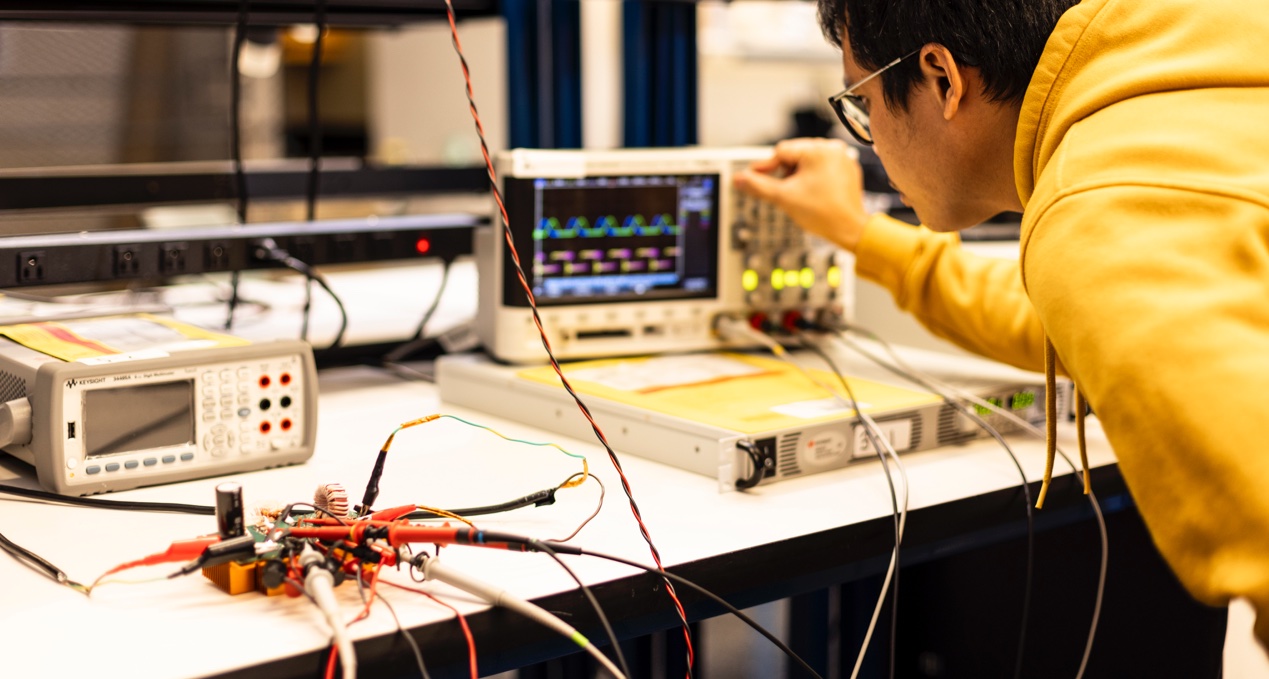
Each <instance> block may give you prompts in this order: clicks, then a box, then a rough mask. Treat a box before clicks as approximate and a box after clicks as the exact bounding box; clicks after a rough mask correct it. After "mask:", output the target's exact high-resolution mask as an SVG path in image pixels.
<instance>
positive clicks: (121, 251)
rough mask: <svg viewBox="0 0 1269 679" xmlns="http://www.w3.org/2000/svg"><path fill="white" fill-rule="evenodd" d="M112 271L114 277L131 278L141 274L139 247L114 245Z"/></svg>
mask: <svg viewBox="0 0 1269 679" xmlns="http://www.w3.org/2000/svg"><path fill="white" fill-rule="evenodd" d="M114 271H115V278H132V277H133V276H139V275H141V247H140V246H138V245H116V246H115V267H114Z"/></svg>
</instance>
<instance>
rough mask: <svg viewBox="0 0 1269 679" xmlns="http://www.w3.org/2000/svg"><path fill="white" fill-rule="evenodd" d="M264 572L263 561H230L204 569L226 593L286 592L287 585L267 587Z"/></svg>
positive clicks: (274, 593) (270, 594)
mask: <svg viewBox="0 0 1269 679" xmlns="http://www.w3.org/2000/svg"><path fill="white" fill-rule="evenodd" d="M263 574H264V562H263V561H253V562H251V563H238V562H236V561H230V562H229V563H222V564H217V565H215V566H209V567H207V568H204V569H203V575H204V576H206V577H207V579H208V580H211V581H212V584H214V585H216V587H218V588H220V590H221V591H223V592H225V593H226V594H245V593H246V592H260V593H262V594H266V595H268V596H277V595H279V594H284V593H285V592H284V589H285V585H279V586H277V587H274V588H273V589H267V588H265V586H264V582H263V581H262V576H263Z"/></svg>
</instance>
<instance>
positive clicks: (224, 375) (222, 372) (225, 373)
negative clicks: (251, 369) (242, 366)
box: [220, 370, 233, 381]
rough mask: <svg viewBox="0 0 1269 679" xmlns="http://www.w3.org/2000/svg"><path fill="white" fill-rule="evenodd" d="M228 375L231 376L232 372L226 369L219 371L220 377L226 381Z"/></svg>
mask: <svg viewBox="0 0 1269 679" xmlns="http://www.w3.org/2000/svg"><path fill="white" fill-rule="evenodd" d="M230 377H233V373H231V372H229V371H228V370H222V371H220V379H222V380H225V381H228V380H229V378H230Z"/></svg>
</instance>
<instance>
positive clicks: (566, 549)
mask: <svg viewBox="0 0 1269 679" xmlns="http://www.w3.org/2000/svg"><path fill="white" fill-rule="evenodd" d="M486 535H487V536H489V537H490V538H491V539H492V538H493V537H494V536H493V535H490V534H488V533H487V534H486ZM498 537H502V536H500V535H499V536H498ZM527 544H528V545H529V546H530V547H532V548H533V549H542V546H543V544H546V543H543V542H542V541H540V540H528V541H527ZM548 546H549V547H550V548H551V549H554V550H555V551H557V552H560V553H562V554H575V555H580V556H593V557H595V558H598V559H606V560H608V561H615V562H617V563H620V564H625V565H627V566H631V567H633V568H638V569H640V570H644V571H647V572H649V573H653V574H655V575H659V576H661V577H663V578H666V579H669V580H673V581H674V582H677V583H679V584H681V585H684V586H686V587H688V588H690V589H693V590H696V591H697V592H698V593H700V594H701V595H702V596H705V597H706V598H708V599H709V600H711V601H713V602H714V603H716V604H718V605H719V606H722V607H723V608H725V609H727V612H728V613H731V614H732V615H734V616H736V617H737V618H739V619H740V620H741V621H742V622H744V623H745V624H746V625H749V626H750V627H752V628H753V629H754V630H756V631H757V632H758V633H759V634H761V635H762V636H764V637H766V639H767V640H768V641H770V642H771V643H773V644H775V646H776V648H779V649H780V650H781V651H782V652H783V653H784V654H785V655H787V656H788V657H789V658H790V659H792V660H793V661H794V662H795V663H797V664H798V666H799V667H801V668H802V669H803V670H805V671H806V673H807V674H809V675H810V676H812V677H816V678H817V679H820V675H819V673H818V672H816V671H815V669H814V668H813V667H811V666H810V665H809V664H808V663H807V662H806V661H805V660H803V659H802V658H801V656H799V655H798V654H797V653H794V652H793V649H791V648H789V647H788V646H787V645H786V644H785V643H784V642H783V641H780V639H779V638H777V637H776V636H775V635H774V634H772V633H771V632H768V631H767V629H766V628H765V627H763V626H762V625H759V624H758V623H757V622H755V621H754V620H753V619H752V618H750V617H749V616H747V615H745V614H744V613H743V612H742V611H741V610H740V609H738V608H736V607H735V606H733V605H731V604H729V603H727V601H726V600H725V599H723V598H722V597H720V596H718V595H717V594H714V593H713V592H711V591H709V590H707V589H705V588H704V587H701V586H700V585H698V584H696V583H695V582H692V581H691V580H688V579H687V578H684V577H682V576H680V575H675V574H674V573H671V572H669V571H666V570H662V569H659V568H656V567H655V566H645V565H644V564H641V563H639V562H638V561H631V560H630V559H625V558H622V557H620V556H613V555H611V554H604V553H601V552H592V551H590V550H588V549H582V548H581V547H574V546H572V545H564V544H560V543H558V542H550V543H549V545H548Z"/></svg>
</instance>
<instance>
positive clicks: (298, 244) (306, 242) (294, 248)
mask: <svg viewBox="0 0 1269 679" xmlns="http://www.w3.org/2000/svg"><path fill="white" fill-rule="evenodd" d="M286 251H287V252H288V253H290V255H291V256H292V257H294V258H296V259H298V260H300V261H301V262H304V263H305V264H311V263H313V262H316V261H317V241H315V240H313V239H312V238H309V237H308V236H295V237H294V238H292V239H290V242H288V243H287V244H286Z"/></svg>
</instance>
